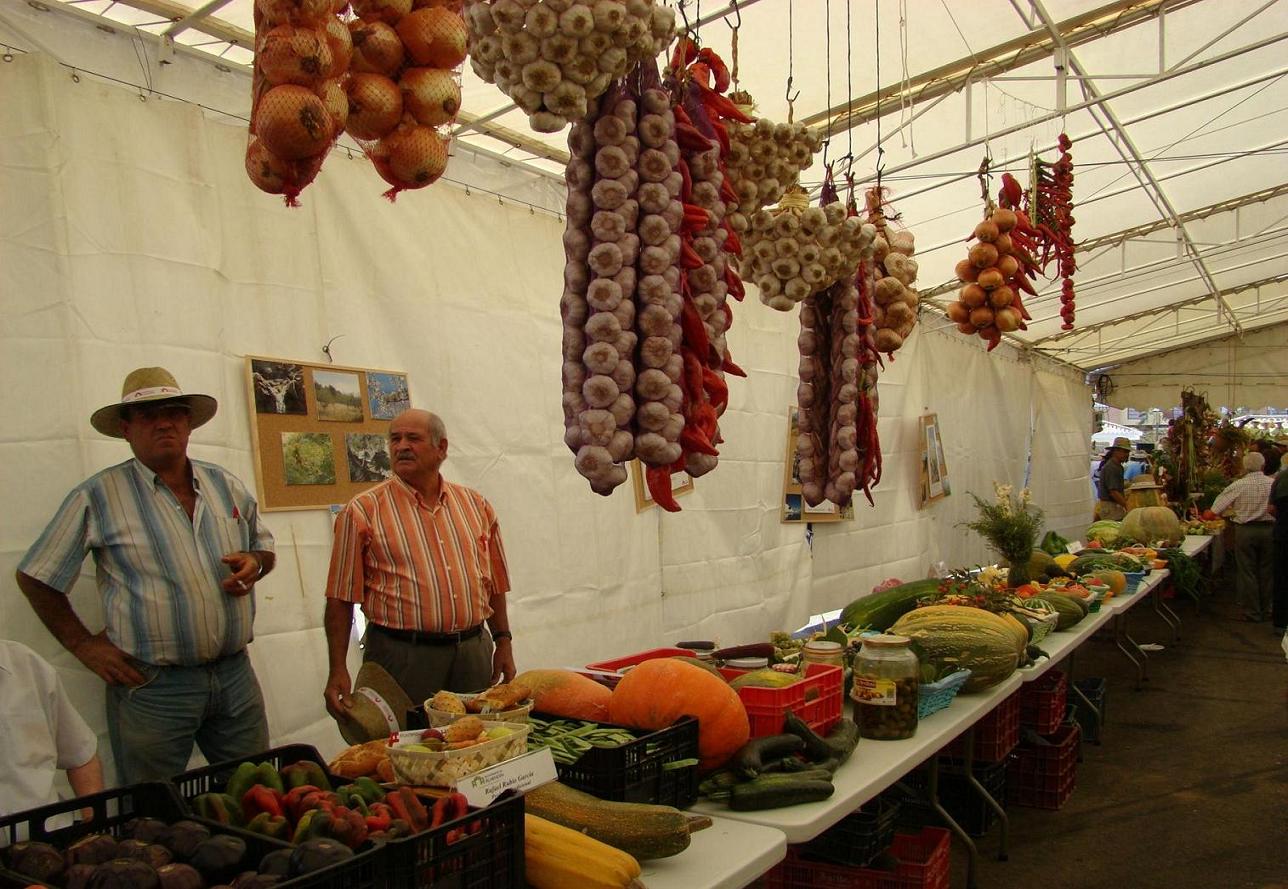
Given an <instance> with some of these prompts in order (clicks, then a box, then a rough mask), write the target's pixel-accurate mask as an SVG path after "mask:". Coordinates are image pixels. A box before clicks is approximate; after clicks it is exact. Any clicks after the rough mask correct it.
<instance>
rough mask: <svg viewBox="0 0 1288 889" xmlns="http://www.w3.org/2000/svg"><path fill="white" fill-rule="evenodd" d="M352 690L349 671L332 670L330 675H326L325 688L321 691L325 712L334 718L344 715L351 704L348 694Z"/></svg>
mask: <svg viewBox="0 0 1288 889" xmlns="http://www.w3.org/2000/svg"><path fill="white" fill-rule="evenodd" d="M352 691H353V684H352V682H351V681H350V679H349V671H348V670H347V669H340V670H332V671H331V675H330V676H328V677H327V681H326V689H325V691H323V693H322V694H323V696H324V697H325V698H326V712H328V713H330V714H331V716H332V717H333V718H335V719H343V718H344V717H346V716H347V715H348V711H349V707H350V706H351V704H350V701H349V695H350V693H351V692H352Z"/></svg>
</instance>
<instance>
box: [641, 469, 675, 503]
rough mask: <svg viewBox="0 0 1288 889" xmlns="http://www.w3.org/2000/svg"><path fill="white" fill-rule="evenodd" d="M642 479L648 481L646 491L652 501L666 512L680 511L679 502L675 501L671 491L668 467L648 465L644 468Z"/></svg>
mask: <svg viewBox="0 0 1288 889" xmlns="http://www.w3.org/2000/svg"><path fill="white" fill-rule="evenodd" d="M644 479H645V481H647V482H648V492H649V494H650V495H651V496H652V498H653V502H654V503H656V504H657V505H658V506H660V507H662V508H663V509H665V510H666V511H667V512H679V511H680V504H678V503H676V502H675V495H674V494H673V493H672V492H671V469H670V467H667V466H663V467H654V466H650V467H648V468H647V469H645V470H644Z"/></svg>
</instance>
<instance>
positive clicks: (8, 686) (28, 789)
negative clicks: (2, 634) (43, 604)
mask: <svg viewBox="0 0 1288 889" xmlns="http://www.w3.org/2000/svg"><path fill="white" fill-rule="evenodd" d="M0 719H2V720H3V725H0V738H4V739H5V743H4V745H3V749H0V817H3V816H6V815H12V814H14V813H15V812H25V811H27V810H28V809H35V808H38V807H40V806H46V805H49V804H50V803H56V802H58V791H57V789H56V788H55V787H54V781H55V779H56V778H57V777H58V771H59V770H60V769H61V770H63V771H65V772H67V783H69V784H70V785H71V786H72V793H73V794H74V795H75V796H85V795H87V794H90V793H98V792H99V791H100V790H102V789H103V765H102V763H101V762H99V759H98V738H97V737H96V736H95V735H94V732H93V731H91V730H90V727H89V726H88V725H86V724H85V720H84V719H82V718H81V715H80V714H79V713H77V712H76V708H75V707H73V706H72V705H71V702H70V701H69V700H68V699H67V690H66V689H64V688H63V683H62V680H61V679H59V678H58V673H57V672H55V671H54V668H53V667H52V666H50V665H49V662H48V661H46V660H45V659H44V658H42V657H41V656H40V655H38V654H36V653H35V652H34V651H32V650H31V649H30V648H28V647H27V646H25V645H23V644H22V643H20V642H13V641H10V640H8V639H0Z"/></svg>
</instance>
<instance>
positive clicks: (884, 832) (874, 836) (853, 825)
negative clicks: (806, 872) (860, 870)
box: [799, 794, 900, 867]
mask: <svg viewBox="0 0 1288 889" xmlns="http://www.w3.org/2000/svg"><path fill="white" fill-rule="evenodd" d="M899 808H900V803H899V800H898V799H897V798H896V797H895V796H894V795H892V794H882V795H881V796H878V797H877V798H876V799H874V800H872V801H870V802H867V803H864V804H863V807H862V808H860V809H856V810H855V811H853V812H851V813H850V814H849V815H846V816H845V817H844V818H842V819H841V820H840V821H838V822H837V823H836V824H834V825H832V826H831V827H829V828H828V829H827V830H825V831H823V832H822V833H821V834H819V835H818V836H817V837H815V838H814V839H812V840H810V841H809V842H808V843H805V844H804V845H802V846H800V847H799V851H800V853H801V855H802V856H803V857H805V858H807V859H817V860H820V861H827V862H830V863H832V864H844V865H848V866H850V867H866V866H867V864H868V863H869V862H871V861H872V859H873V858H876V857H877V856H878V855H880V854H881V853H882V852H883V851H885V850H886V849H888V848H889V847H890V844H891V843H892V842H894V828H895V823H896V822H897V821H898V818H899Z"/></svg>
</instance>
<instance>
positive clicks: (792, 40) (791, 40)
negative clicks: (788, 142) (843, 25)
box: [786, 0, 801, 123]
mask: <svg viewBox="0 0 1288 889" xmlns="http://www.w3.org/2000/svg"><path fill="white" fill-rule="evenodd" d="M795 9H796V4H795V3H793V2H792V0H787V97H786V98H787V122H788V123H791V122H792V121H793V120H795V119H796V97H797V96H799V95H800V94H801V93H800V90H797V91H796V95H792V80H793V74H794V73H795V70H796V16H795V15H794V12H795Z"/></svg>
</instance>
